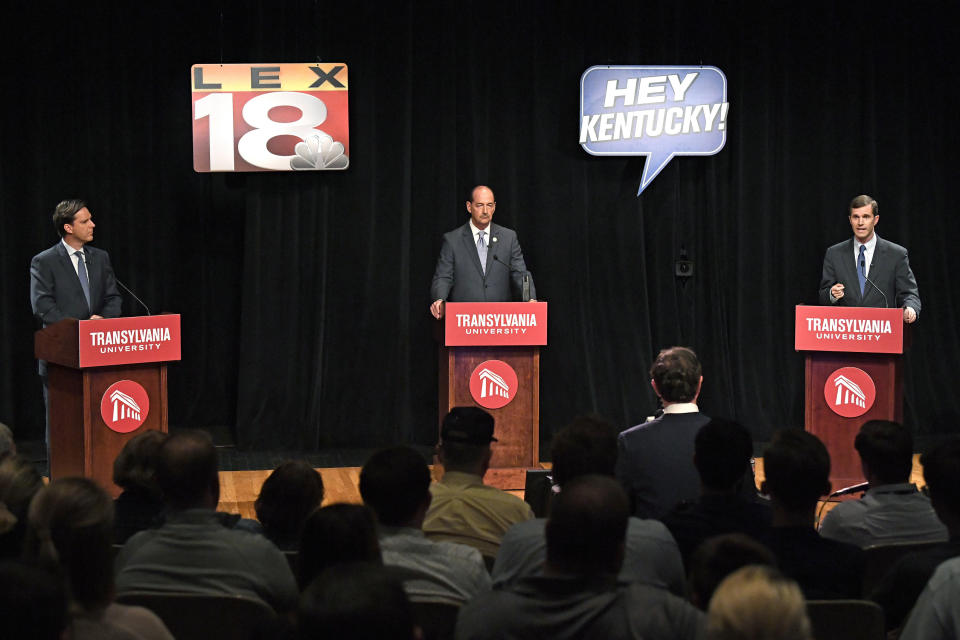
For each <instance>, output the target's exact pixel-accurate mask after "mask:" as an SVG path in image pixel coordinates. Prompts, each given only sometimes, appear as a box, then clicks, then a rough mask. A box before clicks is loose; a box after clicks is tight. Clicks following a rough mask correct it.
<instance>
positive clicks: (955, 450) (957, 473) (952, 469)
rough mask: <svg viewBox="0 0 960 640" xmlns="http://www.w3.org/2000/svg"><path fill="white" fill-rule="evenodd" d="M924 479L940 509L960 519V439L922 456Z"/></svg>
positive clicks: (941, 444) (940, 445) (947, 441)
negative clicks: (944, 508) (943, 508)
mask: <svg viewBox="0 0 960 640" xmlns="http://www.w3.org/2000/svg"><path fill="white" fill-rule="evenodd" d="M920 464H921V465H923V479H924V480H926V482H927V488H928V490H929V491H930V497H931V499H932V500H933V501H934V505H935V506H937V507H938V508H942V507H946V508H947V509H948V510H949V511H952V512H953V513H954V514H956V515H957V516H958V517H960V438H951V439H949V440H945V441H943V442H941V443H940V444H938V445H937V446H936V447H934V448H933V449H931V450H930V451H928V452H927V453H925V454H923V455H922V456H920Z"/></svg>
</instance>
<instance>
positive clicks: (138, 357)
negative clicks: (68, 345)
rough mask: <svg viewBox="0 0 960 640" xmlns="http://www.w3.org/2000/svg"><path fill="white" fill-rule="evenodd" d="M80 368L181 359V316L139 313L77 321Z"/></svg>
mask: <svg viewBox="0 0 960 640" xmlns="http://www.w3.org/2000/svg"><path fill="white" fill-rule="evenodd" d="M77 325H78V328H79V331H80V335H79V342H78V346H79V356H80V364H79V367H80V368H86V367H107V366H116V365H123V364H137V363H141V362H170V361H174V360H179V359H180V316H179V315H178V314H165V315H159V316H136V317H132V318H104V319H102V320H81V321H80V322H78V323H77Z"/></svg>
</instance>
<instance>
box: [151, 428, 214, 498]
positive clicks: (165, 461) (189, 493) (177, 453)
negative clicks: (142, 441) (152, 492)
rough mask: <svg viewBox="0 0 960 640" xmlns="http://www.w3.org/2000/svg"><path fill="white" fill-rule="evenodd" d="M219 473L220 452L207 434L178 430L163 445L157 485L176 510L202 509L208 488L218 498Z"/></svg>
mask: <svg viewBox="0 0 960 640" xmlns="http://www.w3.org/2000/svg"><path fill="white" fill-rule="evenodd" d="M217 470H218V465H217V450H216V448H215V447H214V446H213V440H212V439H211V438H210V434H208V433H207V432H206V431H200V430H197V429H186V430H183V431H178V432H176V433H173V434H170V437H168V438H167V440H166V441H165V442H164V443H163V444H162V445H160V452H159V457H158V459H157V484H158V485H159V486H160V490H161V491H162V492H163V499H164V501H165V502H166V503H167V504H168V505H169V506H170V507H171V508H173V509H189V508H192V507H196V506H199V504H200V501H201V500H202V498H203V497H204V495H205V493H206V491H207V490H208V489H212V490H213V491H214V492H215V494H216V496H219V491H220V479H219V476H218V475H217Z"/></svg>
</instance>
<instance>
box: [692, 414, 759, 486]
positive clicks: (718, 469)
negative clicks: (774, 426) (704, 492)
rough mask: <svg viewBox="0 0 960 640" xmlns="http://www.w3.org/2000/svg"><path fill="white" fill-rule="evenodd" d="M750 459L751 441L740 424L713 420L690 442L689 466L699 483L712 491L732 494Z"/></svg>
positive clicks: (747, 467)
mask: <svg viewBox="0 0 960 640" xmlns="http://www.w3.org/2000/svg"><path fill="white" fill-rule="evenodd" d="M752 456H753V438H751V437H750V432H749V431H747V430H746V429H745V428H744V427H743V425H741V424H739V423H737V422H731V421H729V420H721V419H718V418H713V419H712V420H711V421H710V422H708V423H707V424H705V425H703V427H701V428H700V430H699V431H698V432H697V436H696V438H695V440H694V450H693V464H694V466H695V467H696V468H697V473H699V474H700V483H701V484H702V485H703V487H704V488H706V489H712V490H714V491H724V492H730V491H736V489H737V483H738V482H739V481H740V480H741V479H743V477H744V475H745V474H746V473H747V469H749V467H750V458H751V457H752Z"/></svg>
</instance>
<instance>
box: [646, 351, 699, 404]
mask: <svg viewBox="0 0 960 640" xmlns="http://www.w3.org/2000/svg"><path fill="white" fill-rule="evenodd" d="M701 382H703V368H702V367H701V366H700V361H699V360H698V359H697V354H695V353H694V352H693V350H692V349H688V348H687V347H670V348H669V349H664V350H663V351H661V352H660V353H659V354H657V359H656V360H654V361H653V364H652V365H650V384H651V385H653V390H654V391H656V393H657V395H658V396H660V398H661V400H663V402H664V404H671V403H677V402H696V401H697V396H698V395H700V383H701Z"/></svg>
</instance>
